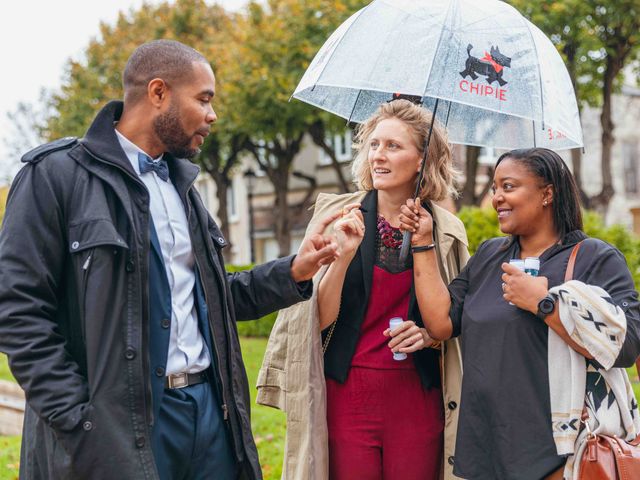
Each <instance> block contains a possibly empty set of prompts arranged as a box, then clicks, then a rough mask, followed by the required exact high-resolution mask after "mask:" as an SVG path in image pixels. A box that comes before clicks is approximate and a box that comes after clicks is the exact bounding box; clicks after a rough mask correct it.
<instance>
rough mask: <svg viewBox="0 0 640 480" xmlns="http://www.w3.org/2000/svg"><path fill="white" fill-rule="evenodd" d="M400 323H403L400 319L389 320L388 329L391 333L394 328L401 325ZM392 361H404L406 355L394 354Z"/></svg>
mask: <svg viewBox="0 0 640 480" xmlns="http://www.w3.org/2000/svg"><path fill="white" fill-rule="evenodd" d="M402 322H404V320H402V317H393V318H392V319H391V320H389V329H390V330H391V331H394V330H395V329H396V328H398V327H399V326H400V325H402ZM393 359H394V360H398V361H400V360H406V359H407V354H406V353H402V352H394V354H393Z"/></svg>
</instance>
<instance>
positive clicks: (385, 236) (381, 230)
mask: <svg viewBox="0 0 640 480" xmlns="http://www.w3.org/2000/svg"><path fill="white" fill-rule="evenodd" d="M378 235H379V236H380V241H381V242H382V244H383V245H384V246H385V247H387V248H394V249H399V248H400V247H401V246H402V231H401V230H400V229H399V228H395V227H392V226H391V225H390V224H389V222H387V220H386V219H385V218H384V217H383V216H382V215H380V214H378Z"/></svg>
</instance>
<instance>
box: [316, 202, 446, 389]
mask: <svg viewBox="0 0 640 480" xmlns="http://www.w3.org/2000/svg"><path fill="white" fill-rule="evenodd" d="M362 209H363V216H364V224H365V233H364V238H363V240H362V243H361V244H360V247H359V248H358V252H357V253H356V255H355V256H354V257H353V260H352V261H351V264H350V265H349V268H348V269H347V273H346V276H345V280H344V286H343V287H342V294H341V297H340V313H339V314H338V319H337V320H336V326H335V329H334V332H333V335H332V336H331V340H330V342H329V346H328V348H327V351H326V352H325V356H324V371H325V376H327V377H329V378H332V379H334V380H336V381H338V382H340V383H344V382H345V381H346V379H347V375H348V374H349V368H350V367H351V359H352V358H353V355H354V353H355V350H356V345H357V343H358V339H359V338H360V327H361V326H362V322H363V321H364V317H365V314H366V311H367V305H368V303H369V294H370V293H371V282H372V279H373V266H374V263H375V254H376V232H377V214H378V194H377V191H376V190H371V191H370V192H369V193H367V195H366V196H365V197H364V199H363V200H362ZM405 318H408V319H410V320H413V321H414V322H416V324H417V325H419V326H421V327H422V326H423V323H422V317H421V316H420V310H419V309H418V304H417V302H416V297H415V294H414V292H413V287H412V289H411V297H410V300H409V308H408V311H407V315H406V316H405ZM328 330H329V329H325V331H324V332H323V340H324V338H326V335H327V332H328ZM413 355H414V360H415V363H416V367H417V369H418V373H419V375H420V380H421V381H422V384H423V385H424V387H425V388H431V387H436V386H439V385H440V372H439V367H438V358H439V352H438V351H437V350H434V349H432V348H427V349H423V350H419V351H417V352H415V353H414V354H413Z"/></svg>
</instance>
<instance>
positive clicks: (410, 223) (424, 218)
mask: <svg viewBox="0 0 640 480" xmlns="http://www.w3.org/2000/svg"><path fill="white" fill-rule="evenodd" d="M400 228H401V229H402V230H406V231H409V232H411V233H412V234H413V236H412V237H411V245H412V246H418V245H430V244H432V243H433V218H431V215H430V214H429V212H427V210H426V209H425V208H424V207H423V206H422V205H421V204H420V199H419V198H416V199H415V201H414V200H413V199H411V198H410V199H409V200H407V203H406V204H405V205H402V206H401V207H400Z"/></svg>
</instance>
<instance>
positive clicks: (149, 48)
mask: <svg viewBox="0 0 640 480" xmlns="http://www.w3.org/2000/svg"><path fill="white" fill-rule="evenodd" d="M194 62H201V63H209V62H208V61H207V59H206V58H205V57H204V56H203V55H202V54H201V53H199V52H198V51H196V50H194V49H193V48H191V47H188V46H187V45H185V44H183V43H180V42H176V41H175V40H153V41H152V42H148V43H145V44H143V45H140V46H139V47H138V48H136V49H135V51H134V52H133V53H132V54H131V56H130V57H129V60H127V65H126V66H125V67H124V72H123V74H122V83H123V86H124V96H125V102H126V103H136V102H137V101H138V100H140V98H142V97H143V96H144V95H146V93H147V85H149V82H150V81H151V80H153V79H154V78H161V79H162V80H164V81H165V82H166V83H167V84H168V85H169V86H174V85H178V84H180V83H181V82H182V81H183V80H185V79H186V78H187V77H188V76H189V75H190V74H191V73H192V72H193V63H194Z"/></svg>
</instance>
